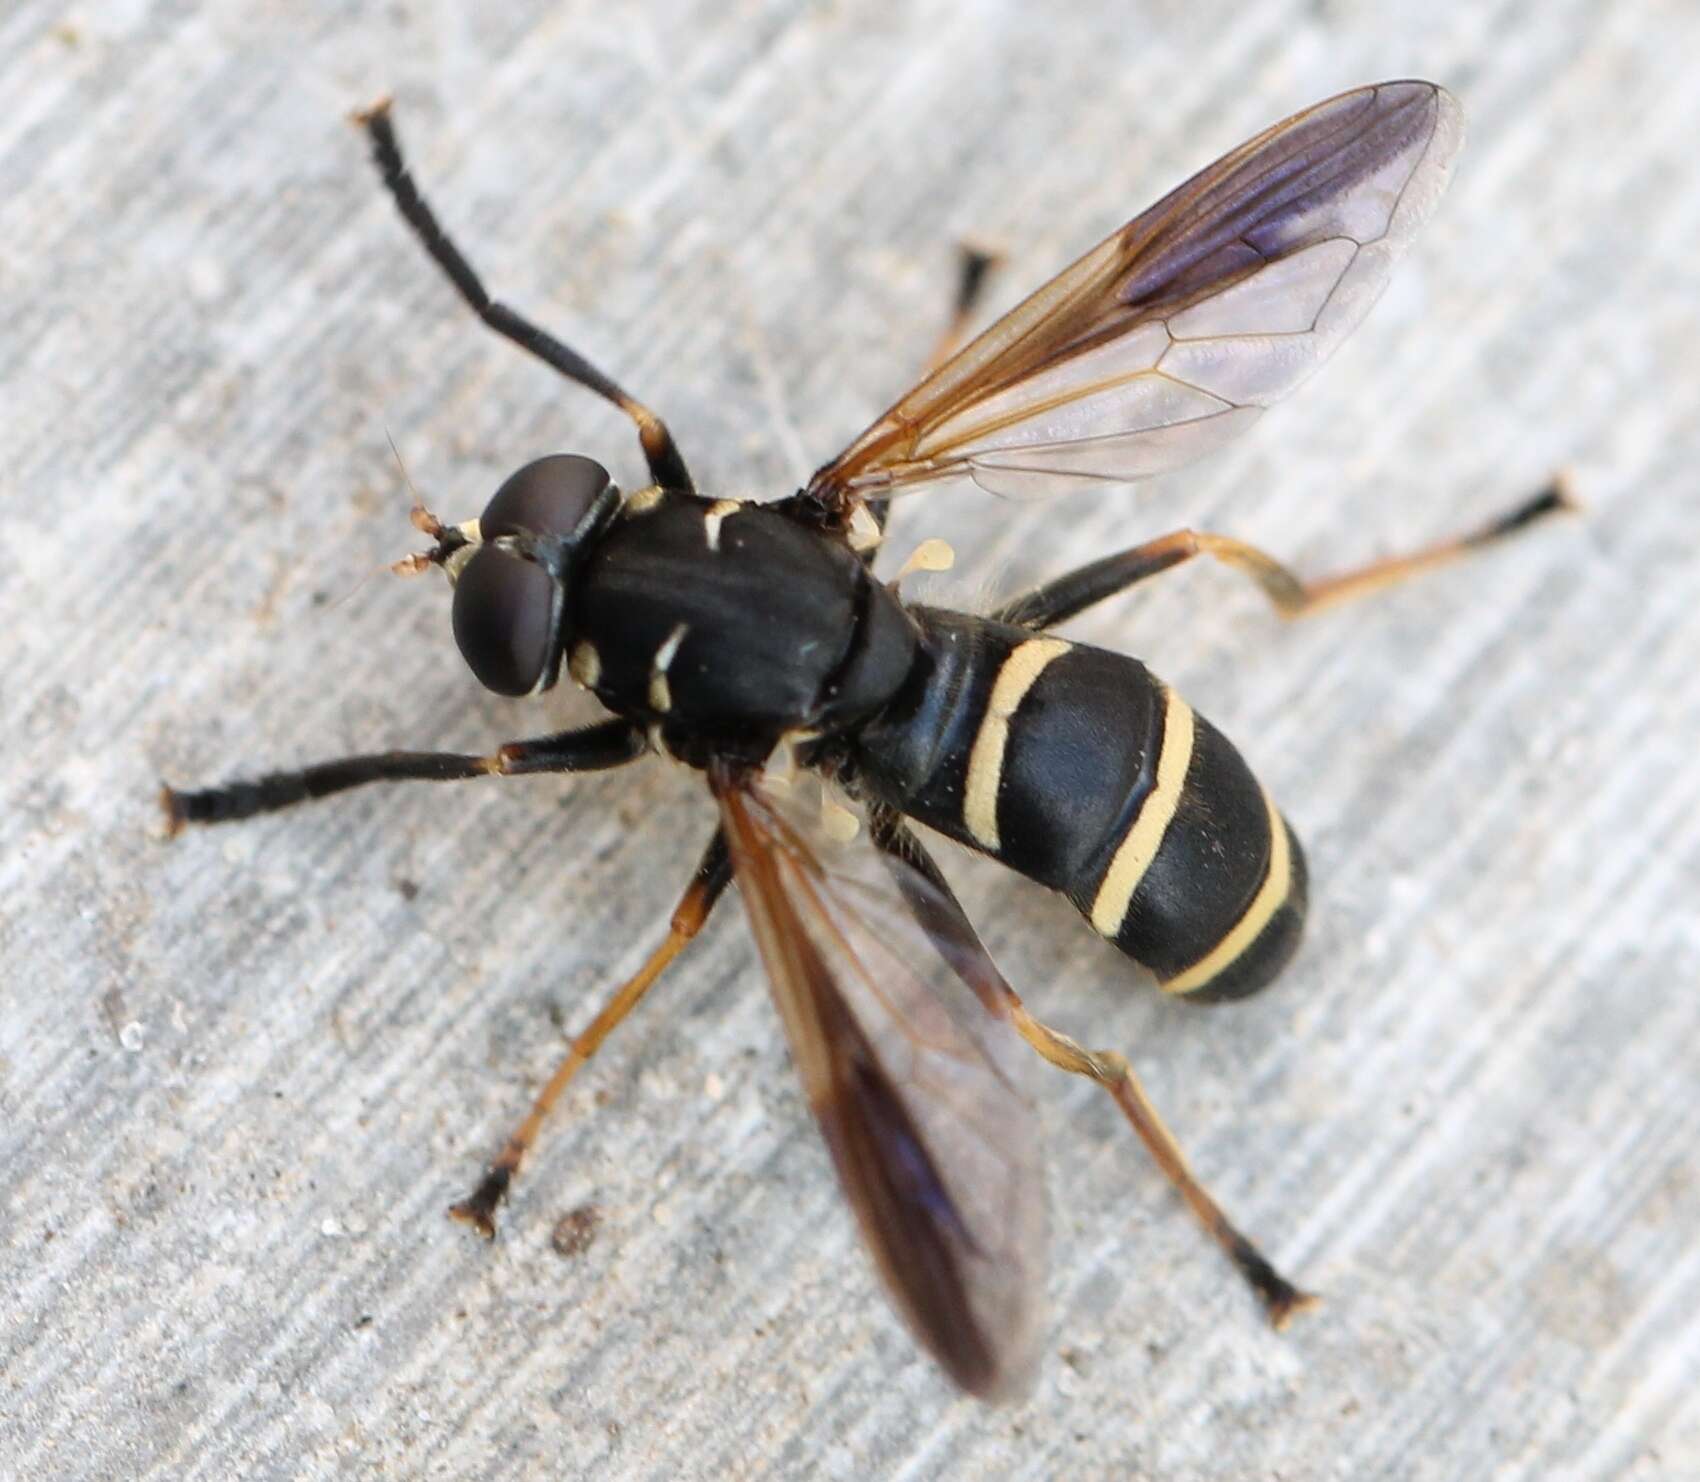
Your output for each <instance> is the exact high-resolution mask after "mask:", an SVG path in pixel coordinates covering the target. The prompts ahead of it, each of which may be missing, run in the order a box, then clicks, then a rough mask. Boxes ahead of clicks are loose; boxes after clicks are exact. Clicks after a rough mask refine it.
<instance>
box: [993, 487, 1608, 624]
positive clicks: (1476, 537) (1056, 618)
mask: <svg viewBox="0 0 1700 1482" xmlns="http://www.w3.org/2000/svg"><path fill="white" fill-rule="evenodd" d="M1576 507H1577V505H1576V502H1575V501H1574V500H1573V499H1572V498H1571V497H1570V494H1569V491H1568V490H1566V488H1565V487H1564V484H1563V482H1562V481H1561V480H1557V479H1555V480H1554V481H1553V482H1552V483H1551V484H1549V485H1547V486H1546V488H1544V489H1542V490H1541V491H1540V492H1539V493H1538V494H1536V495H1534V496H1533V497H1532V498H1530V499H1526V500H1524V501H1523V503H1521V504H1519V505H1518V506H1517V507H1516V508H1515V509H1512V510H1510V511H1508V512H1507V513H1505V514H1503V515H1501V516H1500V517H1499V518H1497V519H1495V520H1492V521H1490V522H1489V523H1488V524H1487V525H1484V526H1483V527H1482V528H1481V529H1479V530H1474V531H1471V532H1470V533H1469V534H1467V535H1459V536H1453V537H1451V538H1450V539H1447V540H1442V541H1437V542H1436V543H1435V544H1434V545H1431V546H1427V547H1425V548H1424V549H1423V550H1420V551H1414V552H1412V553H1411V554H1410V555H1406V556H1390V557H1388V558H1387V559H1386V560H1382V561H1374V562H1371V563H1370V564H1369V565H1367V566H1360V567H1357V568H1355V569H1353V570H1350V571H1345V572H1342V573H1341V574H1340V575H1338V576H1333V577H1328V578H1326V579H1324V580H1322V581H1316V582H1306V581H1304V580H1302V579H1301V578H1300V577H1299V576H1297V575H1296V574H1295V573H1294V572H1293V571H1291V570H1289V569H1288V568H1287V567H1286V566H1283V565H1282V564H1281V563H1280V562H1279V561H1277V560H1276V559H1275V558H1274V557H1273V556H1270V555H1266V554H1265V553H1264V552H1263V551H1260V550H1258V549H1257V548H1256V547H1255V546H1249V545H1246V544H1245V543H1244V542H1242V541H1238V540H1232V539H1230V538H1229V537H1227V536H1225V535H1207V534H1205V533H1204V532H1202V531H1198V530H1176V531H1174V532H1173V533H1172V534H1169V535H1164V536H1160V537H1158V538H1157V539H1156V540H1152V541H1147V542H1146V543H1145V544H1144V545H1138V546H1134V547H1133V548H1132V549H1131V550H1126V551H1122V552H1120V553H1119V554H1117V555H1114V556H1106V557H1104V559H1103V560H1101V561H1094V562H1092V564H1091V565H1089V566H1082V567H1081V568H1080V569H1079V570H1078V571H1071V572H1069V573H1068V574H1067V575H1065V576H1060V577H1058V578H1057V579H1056V580H1055V581H1053V582H1047V583H1045V585H1044V586H1041V587H1035V588H1034V589H1033V590H1032V591H1031V592H1025V593H1023V594H1022V595H1021V596H1019V597H1016V598H1014V599H1012V600H1011V601H1009V602H1006V603H1005V604H1004V605H1003V606H1002V607H1000V608H999V609H998V610H997V611H996V612H995V613H993V617H995V618H996V619H997V620H998V621H1000V622H1006V623H1020V624H1022V625H1023V626H1024V627H1029V628H1049V627H1052V626H1054V625H1055V624H1057V623H1060V622H1064V621H1066V620H1067V619H1068V618H1071V617H1074V616H1075V615H1076V614H1077V613H1080V612H1084V611H1085V610H1086V609H1087V608H1088V607H1091V606H1093V605H1094V604H1095V603H1098V602H1102V601H1103V600H1104V599H1105V598H1106V597H1114V596H1115V595H1116V594H1117V593H1119V592H1125V591H1126V590H1127V589H1128V588H1129V587H1131V586H1134V585H1136V584H1137V583H1139V582H1142V581H1144V580H1145V579H1146V578H1147V577H1150V576H1155V575H1157V573H1158V572H1160V571H1167V570H1168V569H1169V568H1170V567H1171V566H1179V565H1180V564H1181V563H1182V562H1183V561H1190V560H1191V559H1192V558H1193V557H1194V556H1213V557H1214V558H1215V559H1216V560H1218V561H1221V562H1224V563H1225V564H1227V565H1229V566H1233V567H1236V568H1237V569H1238V570H1240V571H1243V572H1245V573H1246V575H1248V576H1249V577H1251V579H1252V580H1253V581H1255V582H1256V583H1257V584H1258V585H1259V586H1260V587H1262V588H1263V591H1264V594H1265V595H1266V596H1267V597H1268V598H1269V600H1270V601H1271V602H1272V603H1274V605H1275V609H1276V611H1277V612H1279V613H1280V614H1281V616H1282V617H1289V618H1294V617H1305V616H1307V615H1308V614H1310V613H1312V612H1315V611H1317V610H1318V609H1319V608H1322V607H1325V606H1328V605H1330V604H1332V603H1335V602H1343V601H1346V600H1347V599H1349V598H1352V597H1361V596H1363V595H1364V594H1365V593H1368V592H1373V591H1378V590H1380V589H1381V588H1382V587H1388V586H1392V585H1393V584H1394V583H1395V582H1399V581H1403V580H1404V579H1405V578H1406V577H1408V576H1415V575H1416V574H1417V573H1418V572H1420V571H1429V570H1432V569H1433V568H1434V567H1436V566H1444V565H1446V564H1447V563H1448V562H1451V561H1455V560H1457V559H1458V557H1460V556H1464V555H1467V554H1469V552H1471V551H1476V550H1480V549H1481V548H1482V547H1483V546H1487V545H1492V544H1493V543H1494V542H1495V541H1498V540H1502V539H1504V538H1505V537H1506V536H1507V535H1510V534H1513V533H1514V532H1515V531H1518V530H1521V529H1523V528H1524V527H1525V526H1527V525H1532V524H1534V523H1535V522H1536V521H1537V520H1540V519H1543V518H1545V517H1546V516H1547V515H1551V514H1556V513H1558V512H1560V511H1563V510H1573V509H1575V508H1576Z"/></svg>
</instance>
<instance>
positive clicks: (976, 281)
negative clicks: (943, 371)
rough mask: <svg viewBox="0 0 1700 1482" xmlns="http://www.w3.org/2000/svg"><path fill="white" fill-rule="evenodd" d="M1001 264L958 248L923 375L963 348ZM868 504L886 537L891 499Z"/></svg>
mask: <svg viewBox="0 0 1700 1482" xmlns="http://www.w3.org/2000/svg"><path fill="white" fill-rule="evenodd" d="M997 263H998V259H997V255H996V254H995V253H991V252H987V251H985V250H984V249H982V248H979V247H974V246H970V245H969V244H968V243H967V242H963V243H962V244H960V246H959V247H958V248H957V276H956V295H955V297H954V298H953V299H952V301H951V310H950V322H949V323H948V324H946V325H945V327H944V329H943V331H942V332H941V333H940V335H939V337H938V339H937V341H935V343H934V345H933V349H932V353H931V354H930V355H928V356H927V364H926V369H925V371H924V372H923V376H930V375H931V374H932V373H933V372H934V371H936V370H937V369H938V368H939V367H940V366H941V365H943V364H944V363H945V361H947V360H949V359H950V357H951V356H952V355H954V354H955V353H956V352H957V351H958V350H959V349H961V347H962V342H963V341H964V340H965V339H967V337H968V330H969V327H970V326H971V325H972V324H973V322H974V313H975V310H976V309H978V308H979V306H980V300H981V299H982V298H983V297H984V296H985V291H986V280H987V279H988V278H989V277H990V276H991V272H992V269H993V268H995V267H996V266H997ZM865 507H866V509H867V511H868V513H869V514H870V515H872V516H873V520H874V526H875V530H876V532H877V533H878V535H879V536H881V537H883V536H884V534H885V526H886V521H887V519H889V518H890V515H891V501H890V500H889V499H870V500H869V501H868V502H867V505H866V506H865ZM879 545H880V542H879V541H878V540H875V541H873V542H872V544H870V545H869V546H868V547H867V549H866V551H865V552H864V555H863V560H865V561H871V560H872V559H873V553H874V552H875V551H877V550H878V549H879Z"/></svg>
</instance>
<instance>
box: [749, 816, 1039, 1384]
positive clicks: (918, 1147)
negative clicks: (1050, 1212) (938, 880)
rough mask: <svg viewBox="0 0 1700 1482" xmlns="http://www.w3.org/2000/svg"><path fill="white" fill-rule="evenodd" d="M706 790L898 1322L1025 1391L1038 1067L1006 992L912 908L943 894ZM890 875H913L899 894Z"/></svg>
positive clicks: (1033, 1309)
mask: <svg viewBox="0 0 1700 1482" xmlns="http://www.w3.org/2000/svg"><path fill="white" fill-rule="evenodd" d="M716 791H717V793H718V796H719V801H720V807H721V812H722V816H723V819H724V822H725V827H726V833H727V838H728V841H729V843H730V845H731V850H732V860H733V865H734V868H735V870H736V873H737V880H738V887H739V890H740V892H741V893H742V895H743V897H744V903H745V906H746V908H747V909H748V911H749V917H750V922H751V925H752V927H753V928H754V931H755V935H756V940H757V942H758V943H759V945H760V948H761V954H762V959H763V962H764V963H765V965H766V967H767V972H768V977H769V979H770V981H771V984H772V988H773V996H774V999H775V1001H776V1003H777V1004H778V1006H779V1010H780V1015H781V1017H782V1018H783V1020H784V1022H785V1030H786V1034H787V1037H788V1038H789V1040H790V1045H791V1054H792V1058H793V1059H794V1061H795V1062H796V1065H797V1069H798V1071H799V1073H800V1074H801V1076H802V1078H803V1087H804V1090H805V1091H806V1093H807V1095H808V1099H809V1104H810V1107H811V1108H812V1109H813V1111H814V1113H815V1116H816V1118H817V1119H818V1121H819V1123H820V1128H821V1132H822V1135H823V1136H824V1137H825V1139H826V1144H827V1147H828V1149H829V1151H830V1152H831V1154H832V1159H833V1162H834V1164H835V1166H836V1168H837V1171H838V1176H839V1180H840V1182H841V1183H842V1185H843V1188H844V1192H845V1195H846V1196H847V1198H848V1199H849V1202H850V1205H851V1207H852V1208H853V1209H854V1210H855V1212H856V1217H857V1219H858V1221H859V1222H860V1225H861V1230H862V1236H863V1239H864V1240H865V1241H866V1243H867V1246H868V1249H869V1251H870V1252H871V1253H872V1255H873V1257H874V1263H875V1265H876V1267H877V1268H878V1269H879V1272H880V1275H881V1277H882V1279H883V1280H884V1282H885V1284H886V1286H887V1288H888V1289H889V1291H890V1293H891V1296H892V1298H893V1301H894V1303H895V1305H896V1307H897V1309H898V1311H899V1312H900V1313H901V1314H902V1315H903V1317H904V1319H905V1320H906V1321H907V1322H908V1324H909V1326H910V1328H911V1329H912V1330H913V1331H914V1333H915V1336H916V1337H917V1338H918V1339H919V1340H920V1342H921V1343H922V1344H923V1345H924V1346H925V1347H926V1348H927V1349H928V1350H929V1351H930V1352H931V1353H932V1354H933V1356H934V1357H935V1358H936V1359H937V1360H938V1361H939V1363H940V1364H942V1365H943V1366H944V1368H945V1369H946V1370H947V1372H948V1373H949V1374H950V1375H951V1377H952V1378H953V1379H954V1380H955V1381H956V1382H957V1383H958V1384H959V1385H961V1386H962V1388H963V1389H965V1390H967V1391H968V1392H969V1393H971V1394H975V1395H979V1396H981V1397H983V1398H991V1399H996V1398H1004V1397H1009V1396H1012V1395H1015V1394H1018V1393H1020V1392H1021V1391H1022V1390H1024V1389H1025V1388H1026V1386H1027V1384H1028V1382H1029V1380H1030V1378H1031V1374H1032V1370H1033V1366H1034V1361H1035V1357H1036V1344H1037V1341H1038V1336H1039V1319H1040V1305H1041V1296H1042V1292H1043V1283H1044V1259H1043V1256H1044V1184H1043V1176H1042V1168H1041V1164H1040V1159H1039V1146H1038V1140H1037V1132H1036V1126H1035V1119H1034V1115H1033V1110H1032V1107H1031V1105H1030V1103H1029V1102H1028V1100H1027V1098H1026V1096H1025V1095H1024V1094H1023V1092H1022V1090H1021V1088H1020V1084H1019V1078H1020V1075H1021V1072H1022V1070H1024V1068H1025V1066H1026V1063H1027V1061H1028V1059H1029V1058H1030V1057H1029V1055H1028V1052H1027V1050H1026V1047H1025V1046H1024V1045H1023V1044H1022V1043H1021V1041H1020V1039H1019V1038H1018V1036H1017V1035H1016V1033H1015V1031H1014V1030H1013V1029H1012V1028H1011V1027H1010V1025H1009V1024H1008V1022H1007V1020H1006V1019H1005V1018H1004V1015H1003V1010H1002V1005H1001V1001H1000V1000H999V999H998V996H997V995H996V994H995V993H992V992H984V991H977V990H976V989H975V987H974V986H973V979H974V978H975V977H976V975H977V974H978V973H979V972H981V971H986V972H989V973H991V974H993V975H995V974H996V971H997V970H996V968H995V967H993V966H992V965H991V963H990V959H989V958H987V957H986V955H985V949H984V948H983V947H982V946H981V945H980V943H979V942H978V941H977V940H974V939H972V937H971V936H965V937H963V939H961V940H952V941H950V942H949V943H948V944H945V945H947V946H948V951H949V953H950V960H949V961H947V960H946V958H945V956H944V955H942V952H941V945H940V944H937V943H936V942H935V939H934V938H933V937H931V936H929V934H928V932H927V931H926V930H924V929H923V928H922V927H921V926H920V925H919V923H918V922H917V921H916V920H915V917H914V915H913V910H914V906H913V904H911V901H912V900H916V899H918V900H921V901H924V900H925V893H926V892H928V891H932V890H933V889H934V887H933V886H932V885H930V884H929V883H928V882H927V881H926V880H924V879H923V878H922V877H921V876H920V875H919V874H918V873H916V872H914V871H912V870H910V867H909V866H907V865H905V864H903V863H902V862H901V861H896V860H891V859H888V858H887V857H885V856H883V855H881V854H880V853H879V852H878V851H877V850H876V849H875V847H874V846H873V845H872V844H871V843H870V842H868V835H867V830H865V829H863V830H861V831H860V833H859V834H858V835H857V837H856V839H855V841H853V842H850V843H842V842H836V841H834V840H832V839H831V838H829V837H828V836H827V835H826V834H825V833H824V831H822V830H820V829H818V828H815V827H812V826H811V825H810V823H809V821H808V819H807V816H806V815H805V814H804V813H802V812H801V810H799V809H798V808H797V807H796V806H795V805H793V804H790V803H788V802H787V801H786V800H785V799H783V798H781V797H779V796H778V795H777V794H775V793H773V792H770V791H763V790H761V789H760V785H759V784H754V785H752V784H749V783H746V782H739V783H735V784H727V783H725V782H722V783H721V784H720V785H718V786H717V788H716ZM894 871H896V872H903V871H908V874H907V875H906V876H904V877H903V878H902V882H901V888H899V883H898V878H897V877H895V876H894V873H893V872H894ZM915 892H920V894H919V895H918V896H917V895H915V894H914V893H915ZM906 897H909V898H907V899H906ZM938 914H939V915H940V916H941V917H943V916H945V915H948V914H949V913H947V912H940V913H938ZM934 929H935V931H936V930H937V925H936V923H935V927H934ZM963 930H964V931H965V928H964V929H963ZM980 981H981V982H982V983H985V982H989V981H991V980H990V979H985V978H982V979H980Z"/></svg>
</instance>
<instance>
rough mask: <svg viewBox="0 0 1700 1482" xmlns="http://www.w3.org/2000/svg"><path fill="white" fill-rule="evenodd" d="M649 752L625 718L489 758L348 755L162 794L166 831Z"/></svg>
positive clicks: (597, 767)
mask: <svg viewBox="0 0 1700 1482" xmlns="http://www.w3.org/2000/svg"><path fill="white" fill-rule="evenodd" d="M647 749H648V743H647V741H646V740H645V738H644V734H643V732H642V731H641V730H639V729H638V728H637V727H636V726H633V725H631V724H629V723H628V722H626V721H623V720H609V721H603V722H602V723H601V724H600V725H594V726H588V727H586V728H584V729H583V730H577V731H562V732H561V733H560V734H558V735H554V736H544V737H540V738H538V739H537V740H534V741H510V742H509V743H508V744H507V745H506V746H503V747H501V748H499V749H498V750H496V751H494V752H492V753H490V755H488V756H469V755H463V754H461V753H458V752H452V751H380V752H374V753H371V754H369V755H366V756H344V757H338V758H337V759H336V760H334V761H329V762H319V763H318V764H317V765H315V766H311V767H301V768H298V769H297V770H295V771H291V772H268V773H267V774H265V775H264V776H262V777H255V778H252V779H250V780H246V781H240V782H227V783H225V784H224V785H223V786H222V787H208V788H199V789H196V790H195V791H192V792H180V791H178V790H177V789H176V788H172V787H165V788H161V789H160V803H161V804H162V806H163V807H164V809H165V818H166V828H167V831H168V832H169V833H171V834H175V833H177V832H178V831H179V830H180V829H181V828H182V827H183V825H184V824H186V823H230V822H233V821H234V820H236V819H240V818H252V817H254V816H255V815H256V814H258V813H275V812H277V810H278V809H280V808H288V807H291V806H293V805H294V804H296V803H305V802H309V801H311V800H312V799H314V798H323V797H329V796H330V795H331V794H332V793H338V792H344V791H346V790H347V789H348V788H351V787H362V786H364V785H365V784H366V783H368V782H406V781H424V782H458V781H460V780H462V779H464V778H468V777H512V776H519V775H522V774H524V773H527V772H600V771H605V770H606V769H608V768H609V767H620V766H624V765H625V764H626V763H627V762H631V761H636V760H637V758H638V757H640V756H642V755H643V754H644V752H645V751H646V750H647Z"/></svg>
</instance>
